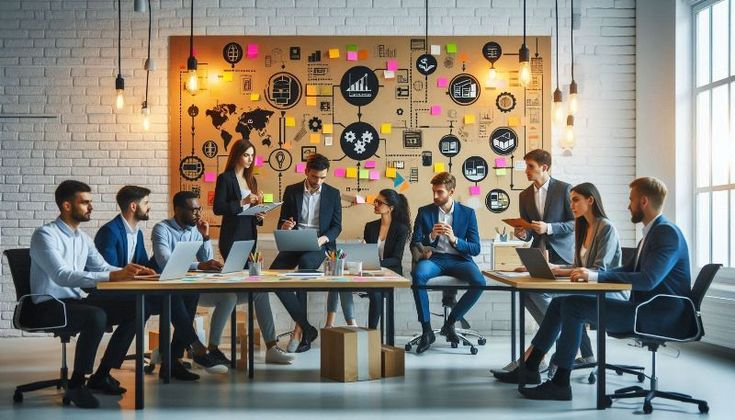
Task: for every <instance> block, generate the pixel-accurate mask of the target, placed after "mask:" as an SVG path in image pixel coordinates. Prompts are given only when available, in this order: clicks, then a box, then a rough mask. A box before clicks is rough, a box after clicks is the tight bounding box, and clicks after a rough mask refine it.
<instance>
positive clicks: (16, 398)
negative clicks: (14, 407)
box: [13, 391, 23, 403]
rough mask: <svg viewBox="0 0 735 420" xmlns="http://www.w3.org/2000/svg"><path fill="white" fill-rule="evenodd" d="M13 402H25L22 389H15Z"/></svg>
mask: <svg viewBox="0 0 735 420" xmlns="http://www.w3.org/2000/svg"><path fill="white" fill-rule="evenodd" d="M13 402H16V403H22V402H23V393H22V392H20V391H15V392H14V393H13Z"/></svg>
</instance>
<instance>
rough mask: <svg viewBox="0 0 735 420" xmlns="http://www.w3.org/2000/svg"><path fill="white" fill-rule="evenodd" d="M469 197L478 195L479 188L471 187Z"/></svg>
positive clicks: (477, 186) (476, 186)
mask: <svg viewBox="0 0 735 420" xmlns="http://www.w3.org/2000/svg"><path fill="white" fill-rule="evenodd" d="M470 195H480V186H479V185H473V186H471V187H470Z"/></svg>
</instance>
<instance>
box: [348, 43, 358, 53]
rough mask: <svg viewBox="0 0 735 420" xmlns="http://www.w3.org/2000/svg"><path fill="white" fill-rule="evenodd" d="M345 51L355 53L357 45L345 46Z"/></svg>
mask: <svg viewBox="0 0 735 420" xmlns="http://www.w3.org/2000/svg"><path fill="white" fill-rule="evenodd" d="M345 49H346V50H347V51H357V44H347V48H345Z"/></svg>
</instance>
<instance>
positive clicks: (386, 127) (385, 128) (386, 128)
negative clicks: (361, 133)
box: [380, 123, 393, 134]
mask: <svg viewBox="0 0 735 420" xmlns="http://www.w3.org/2000/svg"><path fill="white" fill-rule="evenodd" d="M392 130H393V126H392V125H391V123H383V124H380V133H381V134H390V132H391V131H392Z"/></svg>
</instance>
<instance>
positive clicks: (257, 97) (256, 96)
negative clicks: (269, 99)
mask: <svg viewBox="0 0 735 420" xmlns="http://www.w3.org/2000/svg"><path fill="white" fill-rule="evenodd" d="M250 100H251V101H253V102H255V101H259V100H260V93H251V94H250Z"/></svg>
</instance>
